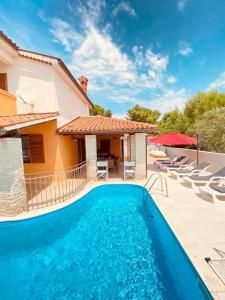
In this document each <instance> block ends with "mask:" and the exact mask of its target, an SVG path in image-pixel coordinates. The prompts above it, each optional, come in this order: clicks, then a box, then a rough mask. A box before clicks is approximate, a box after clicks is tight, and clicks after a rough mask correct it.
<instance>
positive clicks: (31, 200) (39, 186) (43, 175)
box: [25, 161, 88, 210]
mask: <svg viewBox="0 0 225 300" xmlns="http://www.w3.org/2000/svg"><path fill="white" fill-rule="evenodd" d="M87 181H88V178H87V162H86V161H85V162H82V163H81V164H79V165H76V166H73V167H70V168H67V169H64V170H56V171H54V172H40V173H30V174H25V183H26V191H27V210H32V209H37V208H41V207H45V206H49V205H52V204H56V203H60V202H63V201H65V200H66V199H68V198H71V197H72V196H74V195H75V194H76V193H77V192H79V191H80V190H81V189H82V188H83V187H84V185H85V184H86V183H87Z"/></svg>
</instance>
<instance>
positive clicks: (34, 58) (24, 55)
mask: <svg viewBox="0 0 225 300" xmlns="http://www.w3.org/2000/svg"><path fill="white" fill-rule="evenodd" d="M18 55H19V56H21V57H24V58H29V59H32V60H35V61H37V62H41V63H44V64H48V65H51V64H52V63H51V62H50V61H49V60H44V59H40V58H37V57H34V56H30V55H27V54H24V53H18Z"/></svg>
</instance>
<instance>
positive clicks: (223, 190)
mask: <svg viewBox="0 0 225 300" xmlns="http://www.w3.org/2000/svg"><path fill="white" fill-rule="evenodd" d="M217 181H219V183H218V184H217V185H216V186H210V184H212V180H211V182H210V181H208V182H207V184H206V185H205V186H200V187H199V193H200V194H203V195H207V196H211V197H212V199H213V202H217V200H222V201H224V200H225V177H224V176H223V177H221V178H219V177H217Z"/></svg>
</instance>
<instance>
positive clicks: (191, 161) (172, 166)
mask: <svg viewBox="0 0 225 300" xmlns="http://www.w3.org/2000/svg"><path fill="white" fill-rule="evenodd" d="M195 163H196V160H195V159H193V158H188V159H187V160H185V161H184V162H181V163H179V164H177V163H174V164H169V165H166V166H165V167H164V170H166V171H167V172H169V171H170V170H172V171H173V170H184V169H185V168H186V167H192V166H193V165H194V164H195Z"/></svg>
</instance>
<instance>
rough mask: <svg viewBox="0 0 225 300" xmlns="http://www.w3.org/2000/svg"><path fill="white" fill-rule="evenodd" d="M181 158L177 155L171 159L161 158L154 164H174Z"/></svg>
mask: <svg viewBox="0 0 225 300" xmlns="http://www.w3.org/2000/svg"><path fill="white" fill-rule="evenodd" d="M178 157H179V156H177V155H172V156H171V157H167V158H161V159H156V160H154V164H155V165H158V164H159V163H162V162H165V163H173V162H175V160H176V159H177V158H178Z"/></svg>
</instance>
